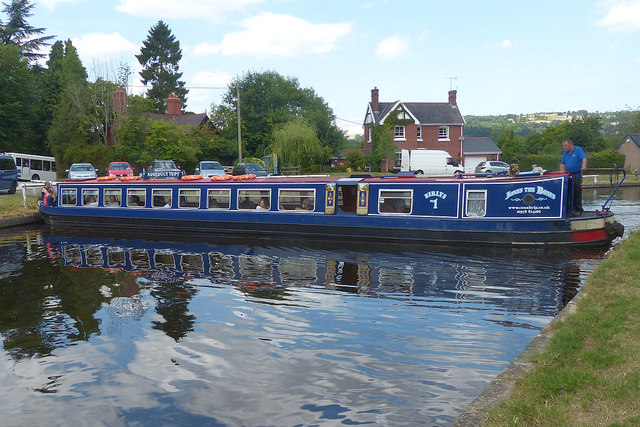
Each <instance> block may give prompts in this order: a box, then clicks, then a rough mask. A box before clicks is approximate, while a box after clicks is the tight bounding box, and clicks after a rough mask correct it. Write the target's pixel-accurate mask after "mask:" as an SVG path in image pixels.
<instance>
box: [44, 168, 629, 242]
mask: <svg viewBox="0 0 640 427" xmlns="http://www.w3.org/2000/svg"><path fill="white" fill-rule="evenodd" d="M570 180H571V176H570V175H569V174H565V173H560V172H547V171H542V172H528V173H521V174H519V175H517V176H514V177H510V176H475V175H464V176H463V175H457V176H453V177H422V176H415V175H402V174H400V175H389V176H378V177H372V176H369V175H352V176H350V177H348V178H338V177H329V176H293V177H271V176H270V177H255V176H253V175H240V176H233V177H232V176H230V175H220V176H214V177H211V178H204V177H202V176H198V175H189V176H184V177H182V178H181V179H142V178H140V177H123V178H121V179H114V178H111V177H100V178H98V179H96V180H91V181H83V182H60V183H57V192H56V194H57V197H56V200H55V203H53V204H52V205H50V206H45V205H41V206H40V212H41V214H42V216H43V218H44V220H45V222H46V223H47V224H50V225H52V226H54V227H55V226H61V227H81V228H83V229H85V230H92V229H96V228H103V229H119V230H130V231H132V232H136V231H140V230H145V231H151V230H153V231H154V232H159V233H162V232H163V231H165V232H170V233H174V234H175V233H201V234H202V233H231V234H233V235H250V236H263V237H265V236H266V237H268V236H278V237H286V236H298V237H300V236H306V237H309V238H320V239H332V240H335V241H344V240H345V239H348V240H350V241H351V240H358V241H369V240H371V241H397V242H407V243H426V244H469V243H473V244H502V245H514V246H533V245H555V246H559V245H569V246H586V245H590V246H601V245H609V244H610V243H611V241H612V240H613V239H615V238H616V237H618V236H622V232H623V226H622V225H621V224H619V223H618V222H616V221H615V219H614V214H613V213H612V212H611V210H610V202H611V199H612V196H613V193H612V195H611V196H610V197H609V199H608V200H607V202H606V203H605V204H604V205H603V206H602V209H601V210H595V211H589V212H584V213H582V215H580V216H574V215H573V213H572V212H571V210H570V208H569V206H571V205H570V203H569V199H570V197H571V194H570V188H571V186H570V184H571V182H570ZM614 192H615V190H614Z"/></svg>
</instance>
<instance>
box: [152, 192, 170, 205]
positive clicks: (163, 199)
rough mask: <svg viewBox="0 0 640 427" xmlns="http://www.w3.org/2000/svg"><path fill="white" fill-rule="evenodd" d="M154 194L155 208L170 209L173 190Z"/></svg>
mask: <svg viewBox="0 0 640 427" xmlns="http://www.w3.org/2000/svg"><path fill="white" fill-rule="evenodd" d="M151 193H152V194H153V207H154V208H170V207H171V206H172V204H171V189H162V190H155V189H154V190H152V191H151Z"/></svg>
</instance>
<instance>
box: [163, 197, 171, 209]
mask: <svg viewBox="0 0 640 427" xmlns="http://www.w3.org/2000/svg"><path fill="white" fill-rule="evenodd" d="M170 207H171V197H168V198H167V199H166V200H165V202H164V206H163V208H170Z"/></svg>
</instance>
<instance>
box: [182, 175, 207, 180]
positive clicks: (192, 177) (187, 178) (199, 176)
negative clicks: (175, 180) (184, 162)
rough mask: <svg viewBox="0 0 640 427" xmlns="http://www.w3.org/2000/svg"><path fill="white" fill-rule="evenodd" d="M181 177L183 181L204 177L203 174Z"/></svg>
mask: <svg viewBox="0 0 640 427" xmlns="http://www.w3.org/2000/svg"><path fill="white" fill-rule="evenodd" d="M180 179H181V180H183V181H197V180H199V179H202V175H185V176H183V177H182V178H180Z"/></svg>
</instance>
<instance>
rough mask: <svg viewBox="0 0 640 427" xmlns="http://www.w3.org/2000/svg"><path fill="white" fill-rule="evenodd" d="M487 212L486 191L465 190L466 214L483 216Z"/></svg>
mask: <svg viewBox="0 0 640 427" xmlns="http://www.w3.org/2000/svg"><path fill="white" fill-rule="evenodd" d="M486 213H487V191H486V190H481V191H479V190H475V191H472V190H469V191H467V216H476V217H477V216H485V214H486Z"/></svg>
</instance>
